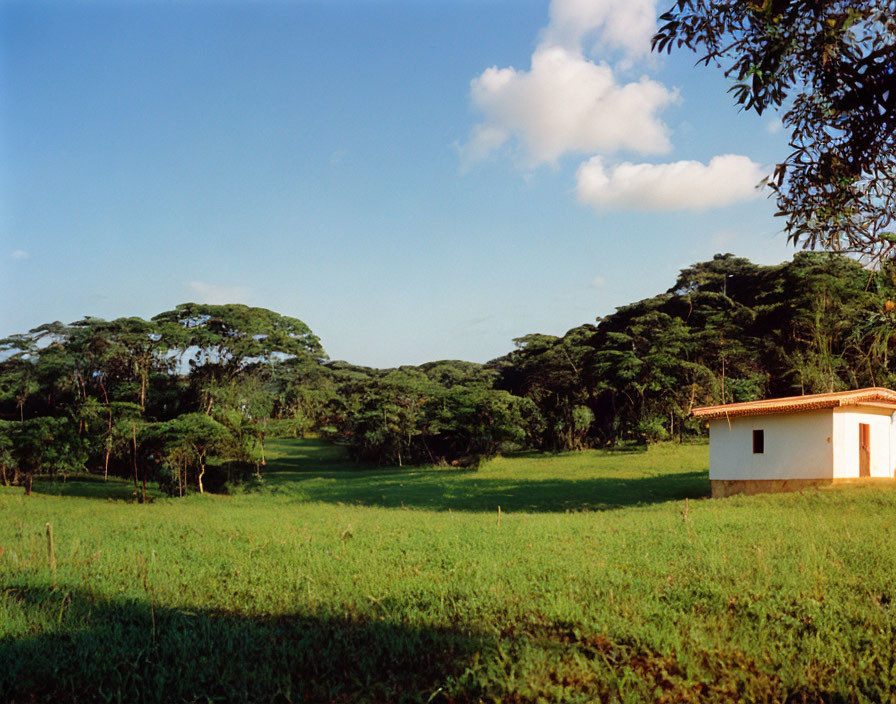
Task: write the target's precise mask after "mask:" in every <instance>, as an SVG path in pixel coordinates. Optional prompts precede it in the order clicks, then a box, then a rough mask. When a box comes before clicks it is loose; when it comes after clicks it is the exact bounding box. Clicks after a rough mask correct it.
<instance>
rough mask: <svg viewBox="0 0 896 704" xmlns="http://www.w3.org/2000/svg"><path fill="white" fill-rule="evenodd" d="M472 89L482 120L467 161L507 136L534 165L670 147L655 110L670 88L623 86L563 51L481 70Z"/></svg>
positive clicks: (602, 67) (545, 50) (646, 83)
mask: <svg viewBox="0 0 896 704" xmlns="http://www.w3.org/2000/svg"><path fill="white" fill-rule="evenodd" d="M470 92H471V97H472V100H473V102H474V103H475V105H476V106H477V107H478V108H479V109H480V110H481V111H482V112H483V114H484V115H485V118H486V119H485V122H483V123H482V124H480V125H478V126H477V127H476V128H474V131H473V136H472V138H471V140H470V142H469V143H468V144H467V145H466V148H465V156H466V158H467V159H476V158H482V157H484V156H486V155H487V154H488V153H489V152H491V151H492V150H493V149H495V148H496V147H499V146H500V145H502V144H503V143H504V142H505V141H506V140H507V139H509V138H510V137H511V136H516V137H518V138H519V139H520V140H521V141H522V143H523V144H524V145H525V147H526V151H527V154H528V156H529V159H530V160H531V162H532V163H533V165H534V164H539V163H544V162H553V161H556V160H557V159H558V158H559V157H561V156H563V155H564V154H569V153H585V154H593V153H595V152H601V153H604V154H607V153H612V152H616V151H619V150H623V149H625V150H630V151H634V152H638V153H641V154H655V153H663V152H667V151H669V149H670V148H671V145H670V143H669V130H668V129H667V128H666V126H665V125H664V124H663V123H662V121H661V120H660V119H659V117H658V113H659V111H660V110H662V109H663V108H664V107H666V106H667V105H668V104H669V103H671V102H672V101H674V100H675V97H676V94H675V92H674V91H671V90H669V89H668V88H666V87H665V86H663V85H662V84H660V83H657V82H656V81H652V80H649V79H647V78H646V77H645V78H642V79H641V80H639V81H635V82H632V83H626V84H623V85H620V84H619V83H618V82H617V81H616V78H615V76H614V75H613V70H612V69H611V68H610V67H609V66H608V65H607V64H605V63H600V64H595V63H594V62H592V61H589V60H588V59H586V58H585V57H584V56H583V55H582V54H581V53H580V52H578V51H574V50H570V49H566V48H564V47H560V46H542V47H540V48H539V49H537V50H536V52H535V53H534V54H533V55H532V67H531V69H530V70H529V71H517V70H515V69H513V68H498V67H496V66H493V67H492V68H489V69H486V70H485V71H484V72H483V73H482V74H481V75H480V76H478V77H477V78H474V79H473V81H472V82H471V91H470Z"/></svg>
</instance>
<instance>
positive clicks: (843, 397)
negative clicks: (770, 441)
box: [692, 386, 896, 420]
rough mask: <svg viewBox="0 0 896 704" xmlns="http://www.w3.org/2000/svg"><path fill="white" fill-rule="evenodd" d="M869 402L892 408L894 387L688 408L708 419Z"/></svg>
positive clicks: (895, 394)
mask: <svg viewBox="0 0 896 704" xmlns="http://www.w3.org/2000/svg"><path fill="white" fill-rule="evenodd" d="M869 405H872V406H878V407H884V408H890V409H892V410H894V411H896V391H892V390H891V389H884V388H882V387H879V386H875V387H872V388H868V389H857V390H856V391H836V392H834V393H829V394H811V395H808V396H788V397H786V398H770V399H766V400H764V401H746V402H744V403H726V404H725V405H722V406H703V407H702V408H695V409H694V410H693V411H692V415H693V416H694V417H695V418H702V419H704V420H710V419H712V418H725V417H728V418H736V417H738V416H760V415H768V414H771V413H799V412H801V411H817V410H821V409H824V408H841V407H843V406H869Z"/></svg>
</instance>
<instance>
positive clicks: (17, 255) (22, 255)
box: [9, 249, 29, 259]
mask: <svg viewBox="0 0 896 704" xmlns="http://www.w3.org/2000/svg"><path fill="white" fill-rule="evenodd" d="M9 256H10V257H12V258H13V259H27V258H28V257H29V254H28V252H26V251H25V250H24V249H16V250H13V252H12V254H10V255H9Z"/></svg>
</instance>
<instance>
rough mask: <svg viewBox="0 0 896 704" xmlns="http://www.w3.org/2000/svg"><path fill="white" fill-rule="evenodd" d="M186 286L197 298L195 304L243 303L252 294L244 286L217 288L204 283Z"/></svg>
mask: <svg viewBox="0 0 896 704" xmlns="http://www.w3.org/2000/svg"><path fill="white" fill-rule="evenodd" d="M188 286H189V287H190V289H191V290H192V291H193V293H194V294H195V295H196V296H197V299H196V302H197V303H211V304H214V305H221V304H224V303H245V302H246V301H247V300H248V299H249V297H250V296H251V294H252V292H251V290H250V289H249V288H247V287H246V286H218V285H217V284H209V283H206V282H204V281H191V282H190V283H189V284H188Z"/></svg>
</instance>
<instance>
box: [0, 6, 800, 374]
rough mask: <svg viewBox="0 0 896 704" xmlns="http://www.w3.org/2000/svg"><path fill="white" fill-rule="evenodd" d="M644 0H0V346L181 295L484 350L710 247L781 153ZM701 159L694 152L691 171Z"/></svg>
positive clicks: (327, 327)
mask: <svg viewBox="0 0 896 704" xmlns="http://www.w3.org/2000/svg"><path fill="white" fill-rule="evenodd" d="M664 9H666V8H665V5H664V4H663V3H660V6H657V5H656V4H655V3H654V2H652V1H651V0H625V1H623V0H553V2H549V1H548V0H545V1H543V2H535V1H534V0H512V1H506V2H505V1H503V0H490V1H485V2H482V1H478V2H474V1H473V0H465V1H456V2H447V1H445V2H438V1H431V0H430V1H426V0H404V1H403V2H398V1H397V0H396V1H391V0H361V1H358V2H348V1H347V0H345V1H335V2H301V1H300V2H291V3H288V2H264V1H257V2H222V3H213V2H199V1H196V2H186V1H184V2H127V1H121V2H114V3H112V2H108V3H107V2H86V1H85V2H77V1H75V2H65V3H51V2H40V1H37V0H29V1H28V2H7V3H4V4H3V5H2V6H0V33H2V34H0V42H2V47H0V48H2V52H3V55H2V63H0V127H2V130H0V164H2V168H0V300H2V301H3V303H2V304H0V335H5V334H9V333H14V332H24V331H25V330H27V329H29V328H31V327H34V326H36V325H38V324H40V323H44V322H48V321H52V320H62V321H64V322H69V321H72V320H76V319H79V318H81V317H83V316H85V315H96V316H101V317H105V318H114V317H119V316H124V315H140V316H143V317H150V316H152V315H154V314H156V313H159V312H161V311H163V310H167V309H170V308H172V307H174V306H175V305H176V304H178V303H181V302H185V301H191V300H192V301H208V302H213V303H220V302H230V301H233V302H242V303H247V304H250V305H256V306H262V307H265V308H271V309H273V310H276V311H278V312H280V313H283V314H287V315H291V316H295V317H298V318H301V319H302V320H304V321H305V322H306V323H308V325H309V326H311V328H312V329H313V330H314V331H315V333H317V334H318V335H319V336H320V337H321V338H322V342H323V344H324V347H325V349H326V350H327V351H328V353H329V354H330V356H331V357H333V358H335V359H346V360H348V361H351V362H354V363H357V364H366V365H371V366H382V367H386V366H396V365H399V364H418V363H422V362H425V361H431V360H436V359H446V358H448V359H451V358H458V359H468V360H472V361H480V362H482V361H487V360H488V359H491V358H494V357H497V356H499V355H502V354H504V353H506V352H508V351H510V350H511V349H512V347H513V343H512V339H513V338H514V337H519V336H521V335H524V334H527V333H531V332H542V333H550V334H563V333H564V332H565V331H566V330H568V329H569V328H571V327H574V326H576V325H579V324H581V323H585V322H593V321H594V319H595V317H596V316H600V315H606V314H608V313H610V312H612V311H613V309H614V308H615V307H616V306H619V305H624V304H625V303H628V302H631V301H633V300H637V299H639V298H643V297H647V296H650V295H653V294H655V293H658V292H660V291H663V290H665V289H667V288H668V287H670V286H671V285H672V283H673V282H674V280H675V277H676V274H677V272H678V270H679V269H681V268H682V267H685V266H687V265H689V264H691V263H694V262H697V261H701V260H705V259H709V258H711V257H712V255H713V254H714V253H716V252H727V251H730V252H734V253H735V254H738V255H741V256H747V257H749V258H751V259H753V260H754V261H757V262H760V263H777V262H780V261H783V260H784V259H787V258H789V257H790V256H791V255H792V253H793V250H792V248H791V247H789V246H788V245H787V244H786V242H785V240H784V237H783V235H781V234H780V232H779V230H780V227H781V223H780V221H779V220H777V219H775V218H774V217H773V216H772V213H773V212H774V207H773V205H774V204H773V202H771V201H769V200H767V199H766V198H765V197H763V196H761V195H757V194H756V193H755V189H754V188H753V185H754V184H755V183H756V182H757V181H758V180H759V178H761V176H762V175H764V174H765V173H767V172H768V170H769V167H770V165H772V164H773V163H774V162H775V161H776V160H779V159H782V158H783V157H784V156H785V155H786V153H787V143H786V142H787V141H786V135H785V134H783V133H782V132H781V130H780V128H779V125H778V123H777V122H776V118H775V116H773V115H769V116H763V117H761V118H759V117H757V116H755V115H753V114H746V113H741V112H738V111H737V109H736V108H735V107H734V106H733V105H732V102H731V98H730V96H729V95H728V94H727V93H726V89H727V84H726V83H725V80H724V77H723V76H722V75H721V72H719V71H717V70H714V69H704V68H702V67H695V66H694V62H695V57H694V56H693V55H691V54H686V53H681V54H673V55H672V56H671V57H668V56H662V57H657V56H651V55H649V54H648V53H647V51H646V47H645V43H646V39H645V37H647V36H649V33H650V31H652V29H653V22H654V21H655V19H654V18H655V16H656V14H657V11H662V10H664ZM714 159H715V160H714Z"/></svg>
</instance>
